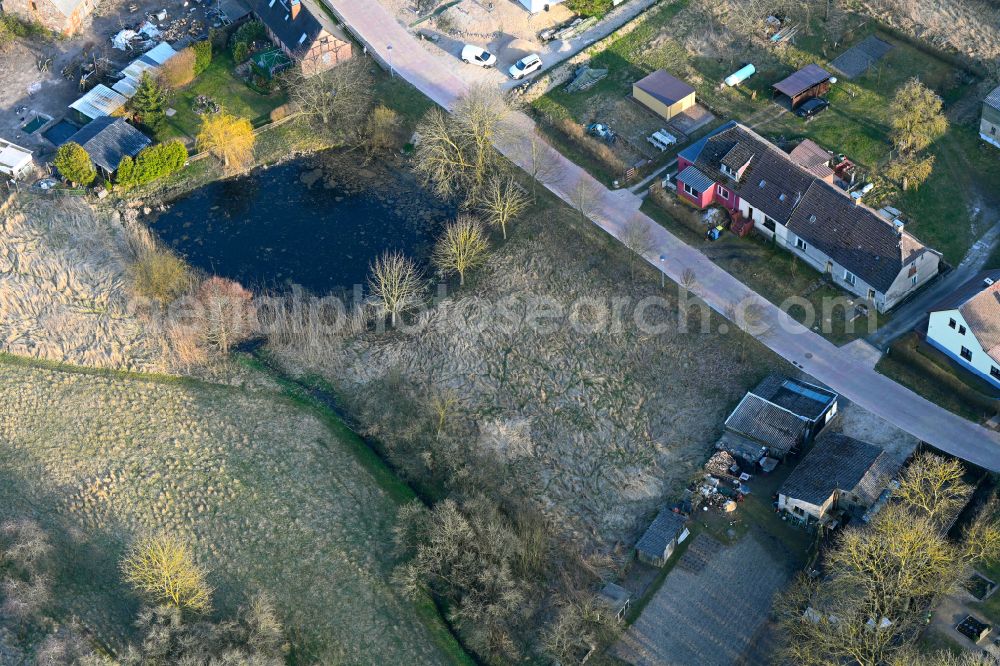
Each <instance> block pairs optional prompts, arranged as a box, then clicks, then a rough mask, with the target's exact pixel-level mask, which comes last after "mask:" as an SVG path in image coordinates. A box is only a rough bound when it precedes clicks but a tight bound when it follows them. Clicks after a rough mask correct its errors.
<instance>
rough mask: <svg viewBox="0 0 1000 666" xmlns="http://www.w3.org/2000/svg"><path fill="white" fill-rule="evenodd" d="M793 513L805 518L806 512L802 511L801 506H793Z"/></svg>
mask: <svg viewBox="0 0 1000 666" xmlns="http://www.w3.org/2000/svg"><path fill="white" fill-rule="evenodd" d="M792 513H794V514H796V515H798V516H804V515H805V513H806V512H805V511H803V510H802V507H801V506H793V507H792Z"/></svg>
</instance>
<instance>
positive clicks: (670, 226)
mask: <svg viewBox="0 0 1000 666" xmlns="http://www.w3.org/2000/svg"><path fill="white" fill-rule="evenodd" d="M655 197H656V195H651V196H650V197H649V198H647V199H646V201H644V202H643V205H642V210H643V212H645V213H646V214H647V215H649V216H650V217H652V218H653V219H654V220H656V221H657V222H659V223H660V224H661V225H663V227H664V228H665V229H667V230H668V231H669V232H671V233H672V234H674V235H676V236H678V237H679V238H681V239H682V240H683V241H684V242H685V243H687V244H688V245H691V246H693V247H696V248H698V249H699V250H701V251H702V253H703V254H704V255H705V256H706V257H708V258H709V259H711V260H712V261H713V262H715V263H716V264H718V265H719V266H720V267H721V268H723V269H724V270H725V271H726V272H728V273H731V274H732V275H734V276H736V277H737V278H739V279H740V280H741V281H743V283H744V284H746V285H747V286H748V287H750V288H751V289H753V290H754V291H756V292H757V293H758V294H760V295H761V296H763V297H764V298H766V299H767V300H769V301H771V302H772V303H774V304H775V305H778V306H781V305H783V304H785V305H787V306H790V307H786V308H785V309H786V311H787V312H788V314H789V315H791V316H792V317H793V318H794V319H795V320H797V321H799V322H800V323H807V324H808V325H809V326H810V327H811V328H812V329H813V330H814V331H816V332H817V333H821V334H822V335H823V336H824V337H826V338H827V339H829V340H830V341H831V342H833V343H834V344H837V345H842V344H846V343H848V342H850V341H851V340H854V339H857V338H860V337H864V336H866V335H868V333H869V330H868V318H867V317H857V318H855V319H852V318H853V317H854V316H855V313H854V311H853V308H854V304H855V303H857V302H860V301H859V300H857V299H855V298H854V297H853V296H852V295H851V294H848V293H847V292H845V291H842V290H841V289H839V288H838V287H836V286H835V285H833V284H831V283H830V282H829V281H828V280H826V279H825V278H824V276H823V275H822V274H821V273H819V271H816V270H815V269H813V267H812V266H809V265H808V264H806V263H804V262H802V261H800V260H799V259H797V258H796V257H795V256H794V255H792V254H791V253H789V252H786V251H785V250H782V249H780V248H778V247H777V246H775V245H774V244H773V243H771V242H769V241H765V240H763V239H761V238H760V237H758V236H755V235H753V234H751V235H750V236H747V237H746V238H739V237H737V236H736V235H735V234H732V233H730V232H729V231H726V232H724V233H723V234H722V236H721V237H720V238H719V240H717V241H711V240H708V239H706V238H705V234H704V231H707V230H708V228H709V225H708V224H707V223H705V222H704V221H703V214H702V213H701V212H700V211H697V210H695V209H694V208H693V207H691V206H689V205H688V204H686V203H684V202H683V201H681V200H680V199H679V198H678V197H677V196H676V195H675V194H674V193H673V192H671V191H669V190H668V191H665V192H664V200H665V201H666V203H667V207H666V208H665V207H664V206H663V205H661V204H660V203H658V202H657V201H654V200H653V199H654V198H655ZM696 228H697V229H700V230H704V231H697V232H696V231H694V229H696ZM789 299H796V300H794V301H792V300H789ZM799 299H805V300H806V301H808V302H809V303H810V305H811V308H812V312H809V311H808V310H807V309H806V308H805V307H804V306H803V305H802V304H801V300H799ZM845 299H846V300H845ZM845 303H846V304H848V305H847V307H845V305H844V304H845ZM834 304H835V305H834ZM871 316H872V320H873V321H874V322H875V324H874V325H875V327H876V328H877V327H878V326H881V325H882V324H884V323H885V322H886V321H888V319H889V317H891V316H892V315H891V313H888V314H880V313H877V312H875V310H874V309H872V310H871Z"/></svg>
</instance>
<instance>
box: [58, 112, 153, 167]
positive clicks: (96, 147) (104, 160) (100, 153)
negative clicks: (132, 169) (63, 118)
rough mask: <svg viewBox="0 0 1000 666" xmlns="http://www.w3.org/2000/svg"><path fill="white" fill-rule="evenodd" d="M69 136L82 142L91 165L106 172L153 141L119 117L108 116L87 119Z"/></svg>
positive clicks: (76, 141)
mask: <svg viewBox="0 0 1000 666" xmlns="http://www.w3.org/2000/svg"><path fill="white" fill-rule="evenodd" d="M69 140H70V141H72V142H74V143H78V144H80V145H81V146H83V149H84V150H86V151H87V154H88V155H90V159H91V161H93V163H94V165H95V166H97V167H99V168H100V169H101V171H103V172H104V174H105V175H107V176H110V175H111V174H113V173H114V172H115V171H117V170H118V165H119V164H120V163H121V161H122V159H123V158H124V157H126V156H128V157H135V156H136V155H138V154H139V151H140V150H142V149H143V148H146V147H147V146H149V145H151V144H152V143H153V142H152V141H150V140H149V137H147V136H146V135H145V134H143V133H142V132H140V131H139V130H137V129H136V128H134V127H132V126H131V125H129V124H128V123H127V122H125V121H124V120H122V119H121V118H112V117H110V116H105V117H103V118H97V119H96V120H93V121H91V122H90V123H88V124H87V125H85V126H84V127H83V129H81V130H80V131H79V132H77V133H76V134H74V135H73V136H71V137H70V139H69Z"/></svg>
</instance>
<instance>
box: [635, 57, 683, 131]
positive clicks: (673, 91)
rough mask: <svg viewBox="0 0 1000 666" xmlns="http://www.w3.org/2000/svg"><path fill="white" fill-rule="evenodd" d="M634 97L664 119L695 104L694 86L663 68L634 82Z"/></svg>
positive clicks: (668, 118)
mask: <svg viewBox="0 0 1000 666" xmlns="http://www.w3.org/2000/svg"><path fill="white" fill-rule="evenodd" d="M632 97H634V98H635V99H636V101H637V102H640V103H641V104H642V105H643V106H645V107H646V108H648V109H649V110H650V111H652V112H653V113H655V114H656V115H658V116H660V117H661V118H663V119H664V120H670V119H671V118H673V117H674V116H676V115H677V114H678V113H682V112H683V111H685V110H687V109H690V108H691V107H692V106H694V105H695V94H694V88H692V87H691V86H689V85H688V84H686V83H684V82H683V81H681V80H680V79H678V78H677V77H675V76H673V75H671V74H669V73H668V72H667V71H666V70H663V69H658V70H656V71H655V72H653V73H652V74H650V75H649V76H647V77H645V78H643V79H641V80H639V81H636V82H635V83H633V84H632Z"/></svg>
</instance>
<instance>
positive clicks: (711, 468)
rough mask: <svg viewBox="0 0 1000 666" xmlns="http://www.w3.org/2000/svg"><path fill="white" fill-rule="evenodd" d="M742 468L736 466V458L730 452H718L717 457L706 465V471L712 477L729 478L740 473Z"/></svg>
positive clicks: (712, 458)
mask: <svg viewBox="0 0 1000 666" xmlns="http://www.w3.org/2000/svg"><path fill="white" fill-rule="evenodd" d="M739 469H740V466H739V465H737V464H736V458H734V457H733V456H732V454H730V453H729V452H728V451H717V452H716V453H715V455H713V456H712V457H711V458H709V459H708V462H707V463H705V471H706V472H708V473H709V474H711V475H712V476H719V477H727V476H733V475H735V474H736V473H738V472H739Z"/></svg>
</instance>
